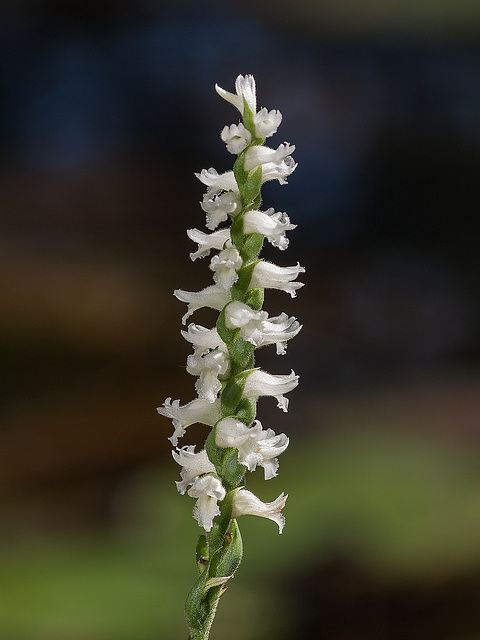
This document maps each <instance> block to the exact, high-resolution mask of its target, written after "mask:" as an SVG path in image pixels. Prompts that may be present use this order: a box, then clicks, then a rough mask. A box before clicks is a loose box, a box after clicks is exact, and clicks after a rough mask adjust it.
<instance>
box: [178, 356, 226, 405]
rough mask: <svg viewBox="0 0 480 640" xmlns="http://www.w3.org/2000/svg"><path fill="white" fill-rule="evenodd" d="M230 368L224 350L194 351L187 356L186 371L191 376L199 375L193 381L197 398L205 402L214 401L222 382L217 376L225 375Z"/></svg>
mask: <svg viewBox="0 0 480 640" xmlns="http://www.w3.org/2000/svg"><path fill="white" fill-rule="evenodd" d="M229 369H230V359H229V357H228V355H227V354H226V353H225V352H224V351H220V350H219V349H214V350H213V351H207V352H201V351H200V349H195V352H194V353H193V354H192V355H190V356H188V358H187V371H188V373H190V374H191V375H192V376H199V378H198V380H197V382H196V383H195V389H196V390H197V393H198V396H199V398H202V399H204V400H206V401H207V402H215V400H216V399H217V396H218V393H219V391H220V390H221V388H222V384H221V382H220V381H219V379H218V376H225V375H227V374H228V371H229Z"/></svg>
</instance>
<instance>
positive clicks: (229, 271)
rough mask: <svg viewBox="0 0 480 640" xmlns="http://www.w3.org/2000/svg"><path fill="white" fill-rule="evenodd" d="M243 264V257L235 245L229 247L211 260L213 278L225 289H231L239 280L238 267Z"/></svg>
mask: <svg viewBox="0 0 480 640" xmlns="http://www.w3.org/2000/svg"><path fill="white" fill-rule="evenodd" d="M242 265H243V261H242V258H241V257H240V254H239V253H238V251H237V249H236V248H235V247H228V248H227V249H224V250H223V251H220V253H219V254H218V255H216V256H213V258H212V260H211V261H210V269H211V270H212V271H213V272H214V276H213V279H214V281H215V282H216V283H217V285H218V286H219V287H220V288H221V289H223V290H224V291H229V290H230V289H231V288H232V285H233V283H234V282H236V281H237V280H238V274H237V269H240V267H241V266H242Z"/></svg>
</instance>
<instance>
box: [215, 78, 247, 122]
mask: <svg viewBox="0 0 480 640" xmlns="http://www.w3.org/2000/svg"><path fill="white" fill-rule="evenodd" d="M215 90H216V92H217V93H218V95H219V96H220V97H221V98H223V99H224V100H226V101H227V102H230V104H233V106H234V107H235V108H237V109H238V110H239V111H240V113H241V114H242V115H243V109H244V105H243V100H244V99H245V102H246V103H247V104H248V106H249V107H250V109H251V110H252V111H253V113H256V111H257V95H256V88H255V78H254V77H253V76H252V75H250V74H247V75H246V76H245V77H244V76H238V77H237V79H236V80H235V90H236V92H237V95H235V94H234V93H230V92H229V91H225V89H222V87H219V86H218V84H216V85H215Z"/></svg>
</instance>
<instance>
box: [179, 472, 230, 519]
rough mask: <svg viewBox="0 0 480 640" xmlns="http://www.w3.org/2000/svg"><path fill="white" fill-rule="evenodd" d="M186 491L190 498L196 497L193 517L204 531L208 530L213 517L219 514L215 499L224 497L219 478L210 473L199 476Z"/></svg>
mask: <svg viewBox="0 0 480 640" xmlns="http://www.w3.org/2000/svg"><path fill="white" fill-rule="evenodd" d="M187 493H188V495H189V496H191V497H192V498H198V499H197V502H196V503H195V506H194V507H193V517H194V518H195V520H196V521H197V522H198V524H199V525H200V526H201V527H203V528H204V529H205V531H210V529H211V528H212V525H213V518H214V517H215V516H218V515H220V509H219V508H218V505H217V501H218V500H220V501H221V500H223V499H224V498H225V489H224V488H223V485H222V482H221V480H220V478H218V476H215V475H211V474H207V475H203V476H199V477H198V478H197V479H196V480H195V482H194V483H193V485H192V486H191V487H190V489H189V490H188V491H187Z"/></svg>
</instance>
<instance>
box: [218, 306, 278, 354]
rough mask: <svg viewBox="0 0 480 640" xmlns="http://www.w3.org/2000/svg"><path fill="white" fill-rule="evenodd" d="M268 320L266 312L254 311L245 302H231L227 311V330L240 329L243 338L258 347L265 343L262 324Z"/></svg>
mask: <svg viewBox="0 0 480 640" xmlns="http://www.w3.org/2000/svg"><path fill="white" fill-rule="evenodd" d="M267 318H268V313H267V312H266V311H254V310H253V309H251V308H250V307H249V306H248V305H247V304H245V303H244V302H239V301H235V302H231V303H230V304H229V305H227V308H226V309H225V324H226V325H227V328H228V329H240V335H241V336H242V338H243V339H244V340H247V341H248V342H251V343H252V344H253V345H255V346H256V347H258V346H260V344H261V343H262V341H263V330H262V323H263V322H264V321H265V320H266V319H267Z"/></svg>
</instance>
